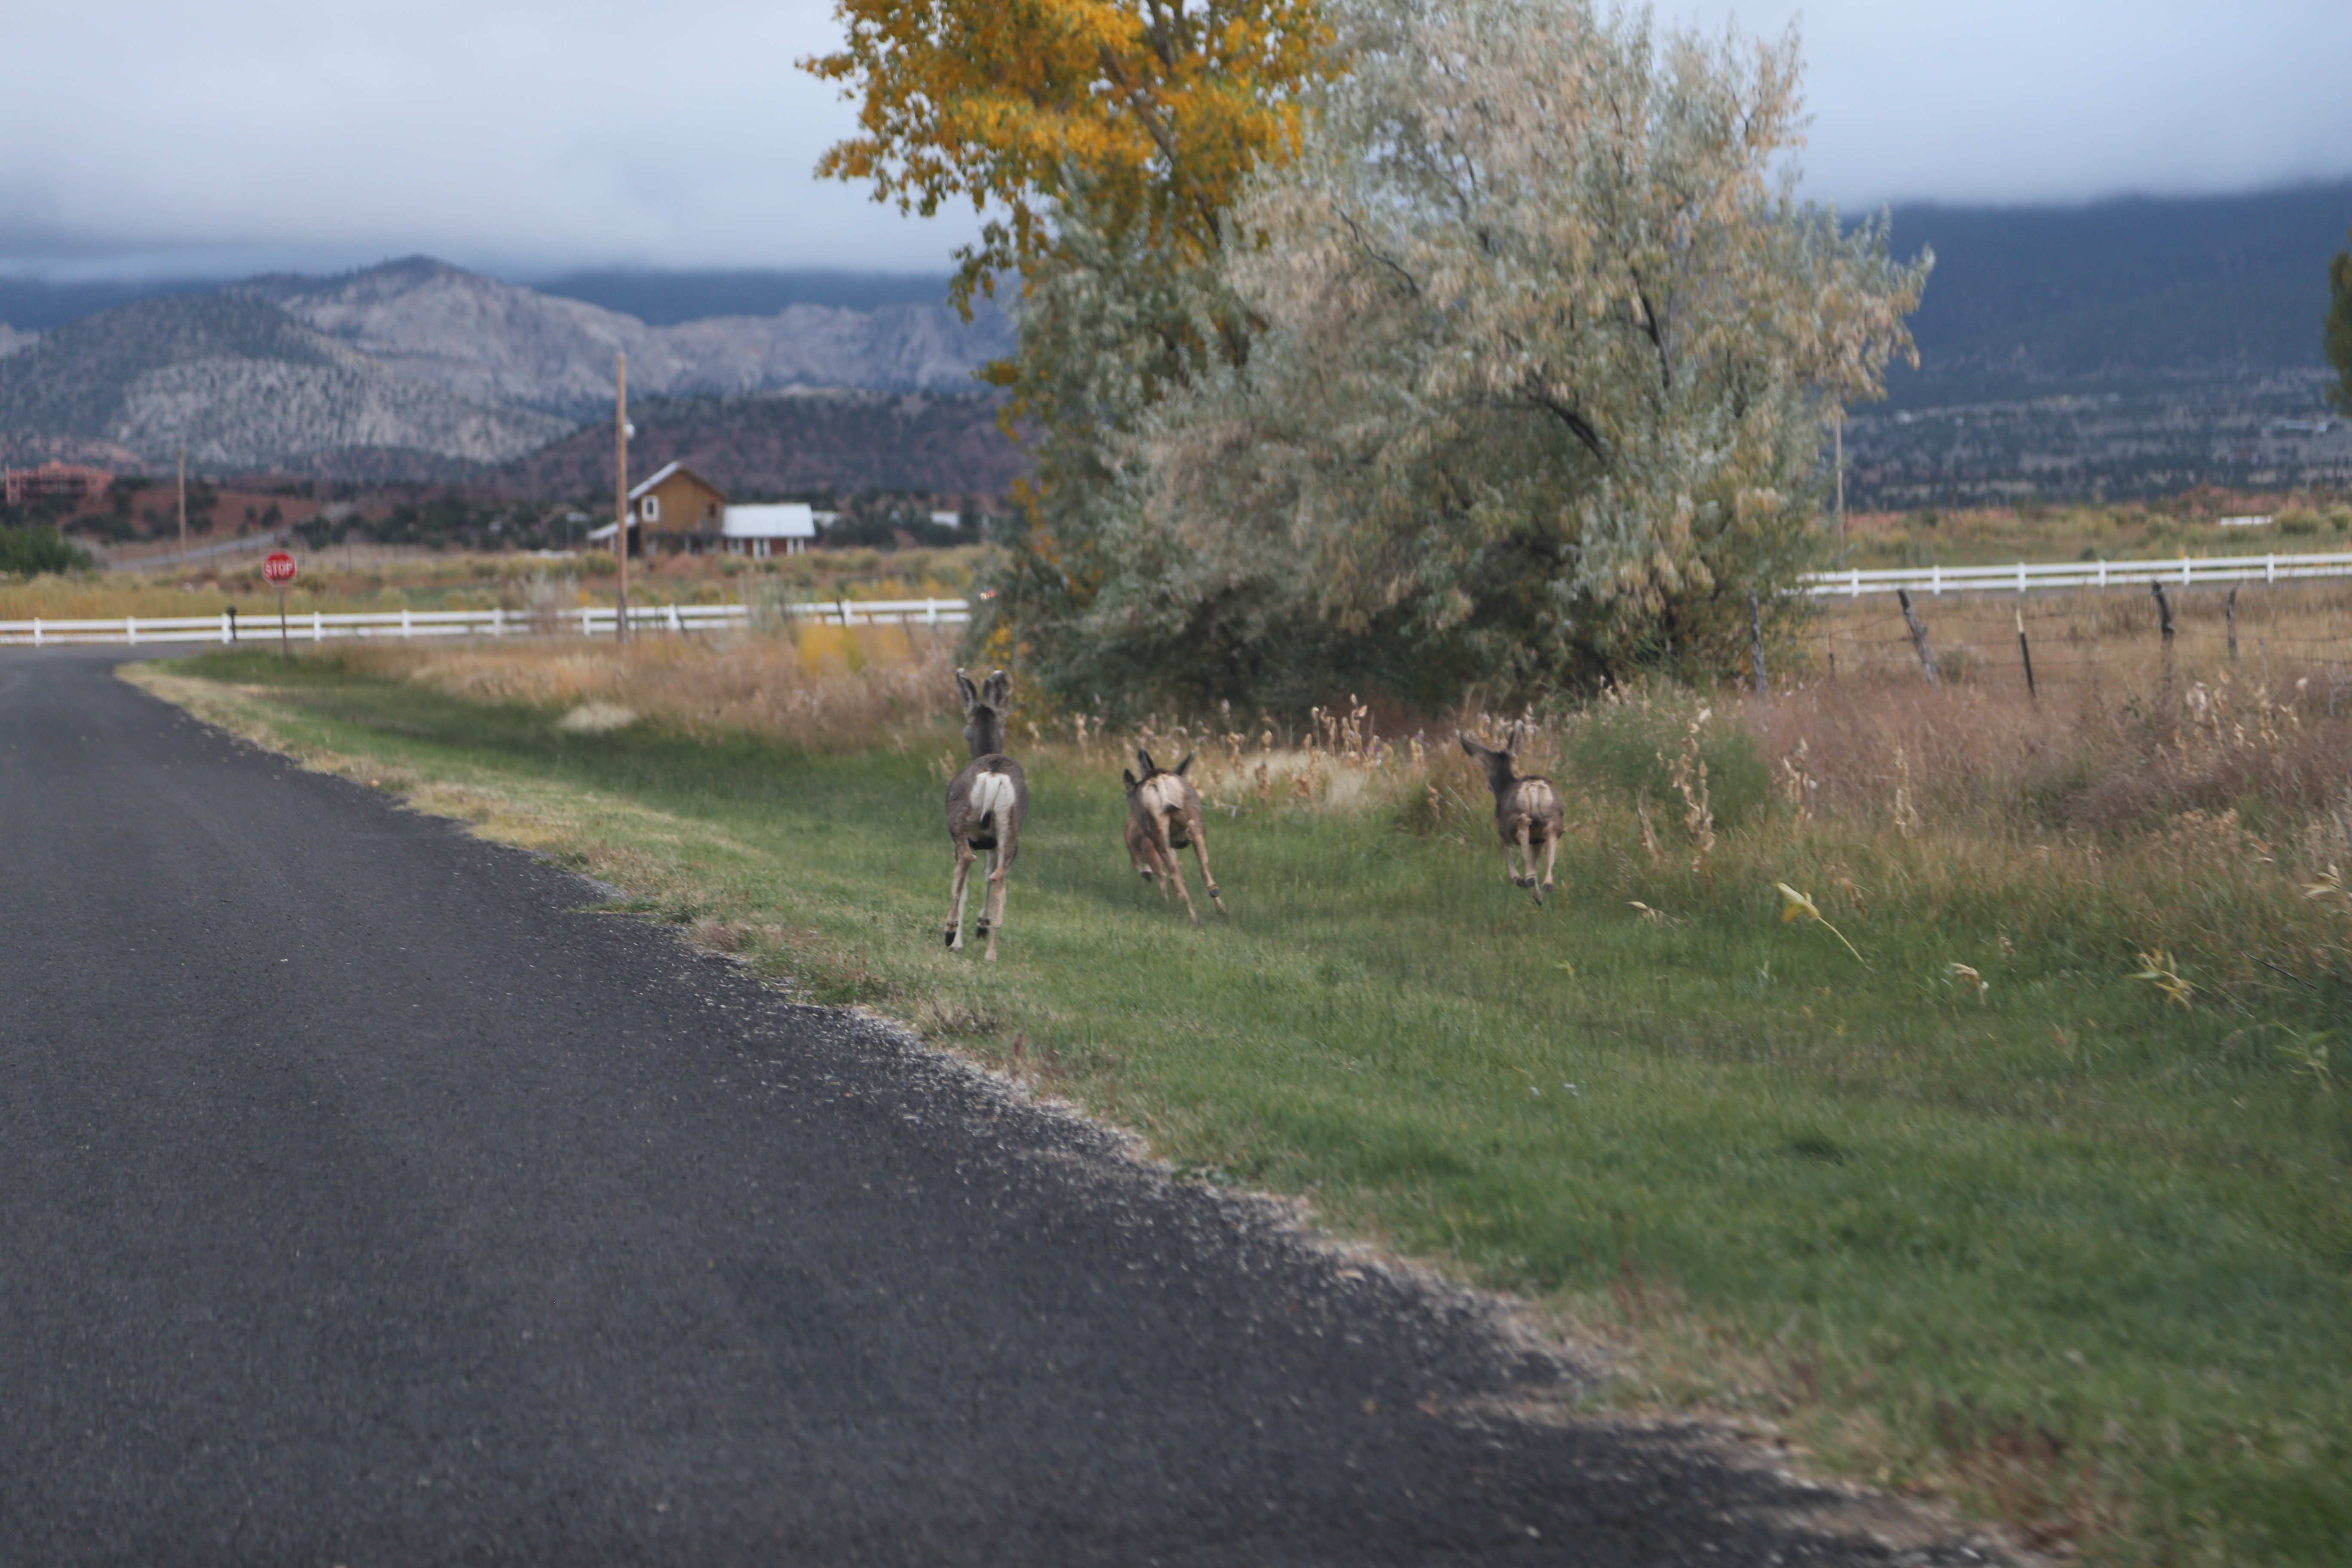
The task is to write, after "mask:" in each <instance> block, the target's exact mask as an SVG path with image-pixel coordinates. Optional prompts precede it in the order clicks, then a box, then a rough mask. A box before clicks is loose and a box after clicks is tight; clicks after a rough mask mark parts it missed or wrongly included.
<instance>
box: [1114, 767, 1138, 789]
mask: <svg viewBox="0 0 2352 1568" xmlns="http://www.w3.org/2000/svg"><path fill="white" fill-rule="evenodd" d="M1118 776H1119V777H1121V778H1123V779H1125V780H1126V781H1127V787H1128V788H1129V789H1133V788H1134V787H1135V784H1136V779H1135V770H1134V769H1133V768H1121V769H1119V770H1118Z"/></svg>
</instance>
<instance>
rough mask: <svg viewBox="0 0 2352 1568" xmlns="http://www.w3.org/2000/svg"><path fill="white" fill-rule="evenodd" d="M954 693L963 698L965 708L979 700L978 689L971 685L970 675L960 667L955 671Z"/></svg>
mask: <svg viewBox="0 0 2352 1568" xmlns="http://www.w3.org/2000/svg"><path fill="white" fill-rule="evenodd" d="M956 695H957V696H958V697H961V698H962V699H963V705H964V706H965V707H966V708H970V707H971V705H972V704H973V703H975V702H977V701H979V700H980V689H979V688H978V687H976V686H974V685H972V683H971V676H969V675H966V674H965V673H964V672H963V671H962V670H961V669H959V670H957V671H956Z"/></svg>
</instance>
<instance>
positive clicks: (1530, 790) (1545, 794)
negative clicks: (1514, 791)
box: [1519, 779, 1559, 816]
mask: <svg viewBox="0 0 2352 1568" xmlns="http://www.w3.org/2000/svg"><path fill="white" fill-rule="evenodd" d="M1522 787H1523V789H1524V790H1525V793H1524V794H1522V795H1520V796H1519V806H1520V809H1521V810H1523V811H1525V812H1526V813H1527V814H1528V816H1542V815H1543V814H1544V813H1545V812H1546V811H1547V810H1549V808H1550V807H1551V806H1552V805H1554V804H1555V803H1556V802H1557V801H1558V800H1559V796H1558V795H1554V794H1552V792H1551V785H1549V784H1546V783H1544V781H1543V780H1541V779H1529V780H1528V782H1527V784H1525V785H1524V786H1522Z"/></svg>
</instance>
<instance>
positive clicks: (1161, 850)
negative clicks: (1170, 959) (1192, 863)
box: [1118, 746, 1225, 925]
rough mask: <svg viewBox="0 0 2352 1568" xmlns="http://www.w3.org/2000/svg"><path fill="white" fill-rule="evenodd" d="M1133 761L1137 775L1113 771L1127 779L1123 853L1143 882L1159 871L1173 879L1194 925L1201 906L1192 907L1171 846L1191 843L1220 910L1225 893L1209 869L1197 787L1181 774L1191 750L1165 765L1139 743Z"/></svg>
mask: <svg viewBox="0 0 2352 1568" xmlns="http://www.w3.org/2000/svg"><path fill="white" fill-rule="evenodd" d="M1135 760H1136V761H1137V762H1139V763H1142V764H1143V776H1142V777H1141V778H1137V777H1136V776H1135V774H1133V773H1129V772H1128V771H1126V770H1125V769H1121V770H1120V772H1119V775H1118V776H1119V777H1120V778H1122V779H1124V780H1125V781H1126V782H1127V853H1128V858H1129V859H1131V860H1133V861H1134V862H1135V868H1136V870H1138V871H1139V872H1140V873H1142V875H1143V877H1144V879H1146V880H1147V881H1159V880H1160V877H1161V876H1162V875H1163V874H1164V875H1165V876H1166V877H1167V878H1168V880H1169V881H1172V882H1174V883H1175V884H1176V891H1177V893H1178V894H1179V895H1180V896H1181V898H1182V899H1183V900H1184V912H1185V913H1186V914H1187V915H1190V916H1191V917H1192V923H1193V924H1194V925H1199V924H1200V923H1201V914H1200V911H1199V910H1195V909H1194V908H1193V907H1192V892H1191V891H1190V890H1189V889H1187V888H1186V887H1185V886H1184V870H1183V868H1182V867H1181V866H1179V865H1178V864H1177V863H1176V851H1178V850H1179V849H1183V848H1187V847H1189V848H1191V850H1192V853H1193V854H1194V855H1195V856H1196V857H1198V858H1199V859H1200V862H1201V882H1202V886H1204V887H1206V888H1207V889H1209V901H1210V902H1212V903H1213V904H1215V905H1216V906H1217V912H1218V913H1219V914H1223V913H1224V912H1225V900H1224V897H1223V894H1221V893H1219V892H1218V891H1217V879H1216V878H1215V877H1213V876H1212V875H1211V874H1210V872H1209V838H1208V835H1207V834H1205V833H1203V832H1202V830H1201V823H1202V811H1201V792H1200V791H1199V790H1197V789H1195V788H1193V787H1192V780H1191V779H1188V778H1186V777H1185V776H1184V775H1185V773H1187V772H1189V771H1190V770H1191V768H1192V752H1185V753H1184V760H1183V761H1182V762H1181V763H1177V764H1176V765H1175V766H1174V767H1173V768H1170V769H1166V770H1163V769H1161V768H1160V764H1158V763H1155V762H1153V761H1152V760H1151V753H1150V752H1147V751H1145V750H1144V749H1143V748H1142V747H1140V746H1138V747H1137V748H1136V750H1135ZM1167 897H1168V882H1160V900H1162V901H1163V902H1164V901H1166V900H1167Z"/></svg>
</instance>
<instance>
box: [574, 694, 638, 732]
mask: <svg viewBox="0 0 2352 1568" xmlns="http://www.w3.org/2000/svg"><path fill="white" fill-rule="evenodd" d="M636 721H637V716H636V715H635V713H632V712H630V711H629V710H627V709H626V708H622V707H619V706H616V705H615V704H614V703H610V702H583V703H582V704H581V705H580V706H579V707H577V708H574V709H573V710H572V711H571V712H569V713H566V714H565V715H564V716H563V717H562V718H561V719H558V720H557V721H555V727H556V728H557V729H559V730H562V731H565V732H566V733H568V734H573V735H605V734H610V733H611V732H612V731H614V730H625V729H627V728H628V727H629V726H630V725H632V724H634V723H635V722H636Z"/></svg>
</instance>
